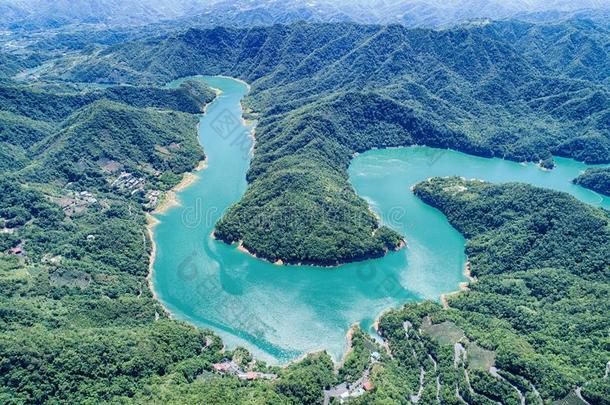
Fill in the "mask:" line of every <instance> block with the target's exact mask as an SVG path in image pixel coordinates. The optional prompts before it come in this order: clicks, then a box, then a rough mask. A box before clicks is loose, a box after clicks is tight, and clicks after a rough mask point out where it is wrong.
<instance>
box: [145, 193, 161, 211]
mask: <svg viewBox="0 0 610 405" xmlns="http://www.w3.org/2000/svg"><path fill="white" fill-rule="evenodd" d="M159 198H161V191H159V190H151V191H149V192H148V193H146V199H147V200H148V202H147V203H146V204H144V208H149V209H153V208H155V207H156V206H157V205H158V204H159Z"/></svg>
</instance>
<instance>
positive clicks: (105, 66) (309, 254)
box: [56, 20, 610, 264]
mask: <svg viewBox="0 0 610 405" xmlns="http://www.w3.org/2000/svg"><path fill="white" fill-rule="evenodd" d="M609 38H610V36H609V35H608V30H607V28H605V27H603V26H601V25H597V24H595V23H591V22H586V21H584V22H583V21H580V20H574V21H570V22H566V23H562V24H555V25H536V24H530V23H523V22H497V23H496V22H494V23H486V24H479V25H470V26H462V27H457V28H452V29H447V30H440V31H434V30H424V29H415V30H409V29H406V28H404V27H402V26H399V25H390V26H374V25H369V26H361V25H355V24H306V23H300V24H294V25H289V26H280V25H276V26H273V27H261V28H253V29H248V30H238V29H229V28H214V29H210V30H197V29H190V30H188V31H186V32H184V33H181V34H177V35H174V36H170V37H167V38H160V39H158V40H154V39H150V40H147V41H145V42H135V43H133V44H125V45H120V46H116V47H111V48H108V49H107V50H105V51H104V52H102V54H101V56H96V57H95V61H94V62H93V63H87V62H86V61H85V62H83V63H82V64H81V65H79V66H77V67H76V68H74V69H72V70H68V71H65V72H63V73H62V72H60V71H56V74H58V75H59V77H62V78H64V79H70V80H78V81H110V82H112V81H119V82H120V81H129V82H134V83H162V82H165V81H167V80H171V79H173V78H176V77H181V76H188V75H194V74H201V73H206V74H225V75H233V76H238V77H240V78H243V79H245V80H247V81H249V82H250V83H252V89H253V90H252V93H251V95H250V96H249V97H248V99H247V104H248V106H249V107H250V108H251V109H253V110H254V111H255V112H256V113H257V118H258V121H259V122H258V126H257V146H256V151H255V154H254V158H253V161H252V167H251V169H250V171H249V174H248V180H249V181H250V183H251V184H250V188H249V191H248V193H247V198H245V199H244V200H242V201H241V202H240V203H238V204H237V205H236V206H235V207H233V208H232V209H231V210H230V211H229V212H228V214H227V215H226V216H225V217H224V218H223V220H222V221H221V222H220V223H219V224H218V227H217V232H216V234H217V236H219V237H220V238H221V239H223V240H226V241H229V242H232V241H237V240H243V243H244V245H245V246H246V247H247V248H248V249H249V250H251V251H252V252H254V253H256V254H257V255H259V256H261V257H265V258H268V259H270V260H276V259H281V260H283V261H287V262H307V263H316V262H319V263H320V264H328V263H336V262H345V261H352V260H358V259H360V258H366V257H369V256H370V255H373V256H376V255H377V253H375V252H378V251H379V248H378V247H376V246H375V242H374V241H371V242H365V244H364V247H362V246H360V245H357V244H355V243H354V242H355V241H367V240H370V238H371V236H370V235H371V232H370V231H371V226H370V224H368V223H367V221H368V219H367V220H364V221H365V222H364V223H361V221H362V219H363V218H367V213H366V212H365V210H364V207H365V206H364V204H363V203H362V202H359V203H358V206H360V207H361V208H359V209H358V210H359V212H360V213H359V215H355V216H354V215H352V214H350V210H353V208H349V207H350V206H352V205H349V204H348V205H345V202H346V201H356V200H358V197H356V196H355V194H354V193H353V191H352V190H351V188H350V186H349V184H348V183H347V180H346V176H345V170H346V168H347V165H348V163H349V159H350V156H351V155H352V154H353V153H355V152H363V151H365V150H368V149H370V148H373V147H388V146H408V145H413V144H421V145H427V146H435V147H442V148H452V149H456V150H460V151H463V152H466V153H470V154H475V155H480V156H485V157H502V158H507V159H511V160H517V161H535V162H538V161H543V160H547V161H548V160H549V159H550V157H551V155H559V156H566V157H573V158H575V159H578V160H583V161H585V162H588V163H598V162H608V161H610V132H609V128H610V125H609V124H610V110H609V108H608V106H609V105H610V104H609V100H610V90H609V88H608V82H607V80H608V71H607V70H606V69H601V68H600V66H603V65H604V64H606V65H607V64H608V63H610V58H609V55H608V47H607V44H608V41H609ZM550 41H554V43H555V44H557V46H556V47H555V48H554V50H553V51H549V50H548V49H549V46H548V45H549V43H550ZM99 59H101V64H100V63H99V62H100V60H99ZM590 60H593V61H595V63H594V64H593V65H591V68H588V67H587V68H586V69H585V68H584V66H589V63H588V61H590ZM580 66H582V67H583V68H580ZM100 67H101V68H100ZM295 165H298V166H301V167H303V169H302V173H303V174H302V175H303V176H312V175H311V174H307V170H308V169H307V168H308V167H314V166H315V167H317V168H318V170H317V173H316V177H319V176H320V175H321V174H322V177H323V180H320V181H318V180H314V179H313V178H312V179H311V180H310V181H309V184H310V186H309V187H308V188H307V191H303V190H301V189H299V190H296V189H294V188H292V187H291V186H288V187H285V188H284V189H283V190H280V189H278V188H277V187H273V186H272V184H273V181H272V180H271V176H278V170H289V169H288V168H293V167H294V166H295ZM336 171H338V172H339V173H341V175H339V176H336V174H335V172H336ZM286 175H288V174H287V173H286ZM263 179H264V180H263ZM333 179H334V180H333ZM326 183H328V184H330V185H331V187H330V188H328V187H327V186H326V185H325V184H326ZM283 184H285V182H284V183H283ZM295 187H296V185H295ZM272 190H274V192H275V194H274V195H276V196H277V197H274V198H273V199H269V198H267V197H265V195H268V194H270V193H271V191H272ZM324 190H334V191H331V192H332V193H334V194H329V195H325V193H328V191H324ZM345 190H347V192H346V193H344V194H340V193H341V192H343V191H345ZM294 193H296V194H298V195H299V196H300V197H299V198H294V197H293V195H294ZM325 198H330V199H331V200H332V201H333V203H337V204H338V206H337V208H336V209H337V210H339V215H338V217H340V218H351V219H349V220H348V221H349V222H350V225H349V226H347V228H348V229H349V228H351V229H352V231H351V232H350V231H347V230H339V229H344V228H343V227H341V226H339V225H338V222H336V221H335V222H333V220H332V217H333V216H334V211H335V209H334V208H333V209H331V208H330V206H331V205H332V204H326V203H324V202H323V201H325ZM279 202H281V204H280V203H279ZM261 203H262V205H260V204H261ZM254 212H257V213H258V215H253V213H254ZM297 212H299V213H311V217H313V218H316V219H319V218H320V219H321V220H316V221H305V220H303V218H301V217H300V216H299V215H301V214H296V213H297ZM272 213H273V214H272ZM267 215H270V216H272V217H269V218H264V219H261V218H260V217H261V216H263V217H264V216H267ZM295 215H296V216H295ZM308 215H309V214H308ZM255 218H256V219H255ZM272 218H283V219H284V222H288V223H291V224H294V225H293V226H292V227H291V228H290V229H280V228H278V227H275V226H273V227H272V228H271V229H270V232H260V231H259V230H258V227H259V224H260V223H261V222H262V223H265V224H266V223H275V221H273V220H272ZM363 224H364V225H363ZM374 226H376V225H374ZM373 229H374V228H373ZM298 235H301V236H298ZM392 238H398V236H393V237H392ZM284 240H285V241H286V242H284ZM333 240H334V241H340V240H341V241H348V244H349V243H351V247H349V248H348V249H347V250H345V249H343V248H342V246H343V245H344V243H336V244H333V245H332V247H327V246H326V243H327V241H333ZM296 246H299V251H298V252H295V251H293V250H294V249H296ZM325 250H328V251H335V252H337V254H336V255H335V256H329V255H328V253H323V252H324V251H325Z"/></svg>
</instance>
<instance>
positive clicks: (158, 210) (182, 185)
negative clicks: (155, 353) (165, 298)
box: [146, 88, 222, 319]
mask: <svg viewBox="0 0 610 405" xmlns="http://www.w3.org/2000/svg"><path fill="white" fill-rule="evenodd" d="M212 91H214V93H216V97H215V98H214V100H212V101H211V102H209V103H207V104H206V105H205V106H204V107H203V111H202V113H201V114H199V115H201V116H202V115H205V114H206V113H207V111H208V107H209V106H210V105H211V104H212V103H214V102H215V101H216V100H217V99H218V97H219V96H220V95H221V94H222V90H220V89H216V88H212ZM200 123H201V117H200V118H199V121H198V122H197V125H196V126H195V137H196V138H197V142H198V143H199V144H200V145H201V140H200V137H199V129H200ZM201 147H202V148H203V145H201ZM204 154H205V151H204ZM207 166H208V157H207V156H204V159H203V160H200V161H199V162H198V163H197V165H196V166H195V167H194V168H193V170H191V171H189V172H186V173H184V175H183V176H182V180H180V182H179V183H178V184H176V185H175V186H174V187H172V188H171V189H170V190H169V191H167V192H166V193H165V194H164V195H163V197H162V199H161V202H160V203H159V204H158V205H157V207H155V209H154V210H153V211H152V212H150V213H148V212H147V213H146V233H147V235H148V238H149V240H150V244H151V249H150V254H149V257H148V274H147V275H146V283H147V284H148V289H149V290H150V293H151V295H152V298H153V299H154V300H155V301H157V302H158V303H159V305H160V306H161V308H163V311H164V312H165V315H166V316H167V317H168V318H170V319H174V317H175V316H174V314H173V313H172V312H171V311H170V310H169V309H167V307H166V306H165V305H164V304H163V302H162V301H161V300H160V299H159V296H158V294H157V291H156V290H155V283H154V280H153V272H154V266H155V260H156V258H157V243H156V242H155V235H154V232H155V231H154V230H155V227H156V226H157V225H159V224H160V223H161V221H160V220H159V219H158V218H156V217H155V215H162V214H164V213H165V212H167V211H168V210H169V209H171V208H175V207H179V206H180V200H179V199H178V195H177V194H178V193H179V192H180V191H183V190H185V189H187V188H188V187H190V186H192V185H193V184H194V183H195V182H196V181H197V179H198V176H197V173H198V172H200V171H202V170H205V169H206V168H207Z"/></svg>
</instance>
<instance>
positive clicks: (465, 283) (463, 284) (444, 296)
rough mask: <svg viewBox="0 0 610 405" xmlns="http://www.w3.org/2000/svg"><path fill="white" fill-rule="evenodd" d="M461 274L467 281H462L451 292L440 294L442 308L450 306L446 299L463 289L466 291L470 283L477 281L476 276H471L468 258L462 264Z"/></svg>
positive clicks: (461, 291)
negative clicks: (457, 287) (462, 270)
mask: <svg viewBox="0 0 610 405" xmlns="http://www.w3.org/2000/svg"><path fill="white" fill-rule="evenodd" d="M463 274H464V276H465V277H466V278H467V279H468V281H462V282H461V283H460V284H459V289H458V290H456V291H452V292H448V293H444V294H441V296H440V302H441V305H442V306H443V309H449V308H450V306H449V300H448V299H449V297H451V296H454V295H458V294H461V293H463V292H464V291H468V289H469V286H470V284H472V283H475V282H476V281H477V279H476V277H473V276H472V271H471V269H470V260H468V259H466V263H465V264H464V272H463Z"/></svg>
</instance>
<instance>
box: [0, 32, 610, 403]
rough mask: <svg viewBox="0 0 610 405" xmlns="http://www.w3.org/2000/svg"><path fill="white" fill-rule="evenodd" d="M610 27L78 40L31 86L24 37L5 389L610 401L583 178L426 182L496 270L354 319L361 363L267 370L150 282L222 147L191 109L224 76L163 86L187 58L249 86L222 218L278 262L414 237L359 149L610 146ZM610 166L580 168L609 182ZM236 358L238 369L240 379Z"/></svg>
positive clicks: (7, 178)
mask: <svg viewBox="0 0 610 405" xmlns="http://www.w3.org/2000/svg"><path fill="white" fill-rule="evenodd" d="M609 38H610V34H609V31H608V27H607V26H604V25H601V24H596V23H592V22H590V21H584V20H573V21H568V22H564V23H561V24H544V25H538V24H529V23H523V22H514V21H509V22H494V23H487V22H478V23H472V24H469V25H465V26H461V27H455V28H451V29H444V30H425V29H415V30H409V29H406V28H404V27H403V26H398V25H390V26H368V25H356V24H306V23H298V24H293V25H289V26H282V25H275V26H272V27H265V28H263V27H259V28H253V29H248V30H239V29H228V28H215V29H210V30H196V29H190V30H187V31H185V32H181V33H178V34H173V35H169V36H163V37H159V38H149V39H146V40H143V41H137V42H131V43H126V44H120V45H111V46H106V45H108V44H114V43H115V41H113V40H112V38H109V39H108V41H105V44H98V45H99V46H98V45H96V46H95V47H88V46H81V45H79V44H80V42H78V41H83V43H86V42H87V41H86V39H84V38H83V37H82V36H79V37H78V38H77V40H78V41H76V42H75V43H74V44H73V45H74V46H73V48H74V49H73V50H74V51H75V54H71V55H70V57H69V58H66V59H64V60H59V61H57V60H55V61H53V63H51V64H50V65H49V67H48V68H47V69H45V70H44V75H45V80H48V79H61V81H41V82H34V83H25V82H16V81H13V80H11V79H9V78H12V77H13V76H14V75H15V73H17V72H22V71H23V70H24V69H29V68H33V67H35V66H36V65H38V64H39V63H42V61H43V60H42V59H38V58H30V57H22V56H15V55H12V54H11V55H10V56H6V58H4V59H3V60H5V61H6V64H4V65H3V68H2V69H0V75H1V76H2V77H1V79H2V83H1V84H0V330H1V331H2V332H0V403H57V402H67V403H100V402H137V403H155V402H168V403H184V402H203V403H213V404H214V403H218V404H225V403H239V404H241V403H244V404H248V403H251V404H261V403H273V404H320V403H323V401H324V397H325V390H328V391H326V395H329V394H328V392H333V390H332V389H331V387H333V386H335V385H336V384H340V383H341V382H343V381H349V382H356V381H357V380H361V381H360V382H361V383H362V381H363V380H364V377H365V376H366V378H367V379H370V381H369V382H371V383H372V385H371V386H368V387H369V389H368V390H367V392H366V393H364V391H363V392H362V393H363V395H362V396H360V397H359V398H354V399H353V401H352V403H356V404H358V403H362V404H368V403H380V404H394V403H413V402H418V403H435V402H440V403H463V402H462V401H466V402H468V403H477V404H479V403H481V404H493V403H496V402H501V403H506V404H519V403H522V401H523V400H524V401H525V402H526V403H534V404H540V403H549V402H551V401H554V400H559V399H562V398H566V397H567V398H568V399H569V398H574V397H577V396H578V395H582V397H583V398H585V399H586V400H587V401H589V402H590V403H592V404H607V403H609V400H608V398H610V380H609V378H608V370H610V365H608V364H609V360H610V340H609V337H608V330H610V318H609V317H608V313H610V302H609V301H608V296H610V285H609V283H610V218H609V216H608V213H607V212H606V211H603V210H600V209H596V208H592V207H590V206H587V205H585V204H583V203H580V202H578V201H577V200H575V199H574V198H572V197H569V196H568V195H566V194H562V193H558V192H553V191H548V190H543V189H538V188H534V187H530V186H526V185H522V184H506V185H491V184H486V183H482V182H478V181H466V180H463V179H458V178H446V179H438V178H437V179H431V180H429V181H426V182H423V183H421V184H419V185H418V186H417V187H416V188H415V193H416V194H417V196H419V197H420V198H421V199H422V201H424V202H425V203H427V204H430V205H431V206H433V207H435V208H438V209H439V210H441V211H442V212H443V213H444V214H445V215H446V216H447V218H448V219H449V221H450V222H451V224H452V225H453V226H454V227H455V228H456V229H458V230H459V231H460V232H461V233H462V234H463V235H464V236H465V237H466V238H467V245H466V253H467V254H468V256H469V259H470V270H471V273H472V275H473V276H474V277H475V278H476V280H474V281H473V282H472V283H471V284H470V286H469V289H468V290H467V291H465V292H463V293H461V294H456V295H449V296H446V297H444V299H443V304H444V305H445V306H446V307H447V308H446V309H443V308H442V306H441V305H438V304H436V303H432V302H425V303H420V304H410V305H407V306H405V307H403V308H401V309H399V310H394V311H390V312H389V313H387V314H386V315H384V316H383V317H382V318H381V320H380V322H379V331H380V334H381V335H382V337H383V339H384V342H382V343H383V344H380V343H381V342H375V341H373V340H372V338H371V337H369V336H368V335H367V334H365V333H363V332H362V331H360V330H359V329H357V328H356V329H354V330H353V331H352V332H353V333H352V334H351V344H352V347H351V350H350V351H349V352H348V353H347V354H346V358H345V361H344V362H343V364H342V365H341V366H340V369H339V370H334V369H333V364H332V361H331V359H330V357H329V356H328V355H327V354H325V353H316V354H311V355H309V356H307V357H306V358H304V359H302V360H301V361H298V362H296V363H294V364H291V365H290V366H288V367H286V368H279V367H268V366H267V365H266V364H265V363H264V362H262V361H256V360H255V359H253V358H252V356H251V355H250V354H249V353H248V352H247V351H245V350H243V349H236V350H233V351H226V350H223V344H222V342H221V341H220V339H219V338H218V337H215V336H213V335H212V334H211V333H210V332H209V331H203V330H197V329H196V328H194V327H191V326H188V325H186V324H184V323H181V322H177V321H173V320H170V319H168V316H167V314H166V313H165V312H164V310H163V308H162V307H161V305H160V304H159V303H158V302H157V300H155V299H154V297H153V296H152V293H151V291H150V289H149V286H148V283H147V280H146V276H147V273H148V270H149V263H150V253H151V242H150V238H149V236H148V235H147V233H146V228H145V226H146V220H147V218H146V212H147V211H150V210H151V209H154V207H155V206H156V204H158V202H159V199H158V197H159V195H163V193H164V192H165V191H167V190H169V189H170V188H171V187H172V186H174V185H176V184H177V183H178V182H179V181H180V179H181V178H182V175H183V174H184V173H185V172H187V171H190V170H192V169H193V168H194V167H195V166H196V165H197V163H198V161H200V160H201V159H202V158H204V153H203V152H204V151H203V150H202V148H201V146H200V145H199V144H198V142H197V140H196V132H195V124H196V122H197V117H196V115H195V114H197V113H200V112H201V111H203V108H204V107H205V105H206V104H207V103H209V102H210V101H211V100H212V99H213V98H214V93H213V92H212V90H211V89H209V88H207V87H206V86H203V85H201V83H198V82H193V81H187V82H185V83H184V84H182V85H181V86H179V87H178V88H175V89H170V88H165V87H160V86H161V85H163V84H165V83H167V82H168V81H170V80H172V79H175V78H178V77H182V76H188V75H194V74H226V75H230V76H237V77H240V78H242V79H244V80H246V81H248V82H250V83H251V84H252V91H251V93H250V96H249V97H248V98H247V100H246V103H247V107H249V111H250V113H249V116H248V118H251V119H256V120H257V121H258V124H257V127H256V131H257V132H256V140H257V141H256V148H255V154H254V157H253V161H252V165H251V168H250V171H249V173H248V181H249V188H248V190H247V192H246V194H245V196H244V198H243V199H242V201H241V202H239V203H238V204H237V205H235V206H234V207H232V208H231V209H230V210H229V211H228V212H227V213H226V215H225V216H224V217H223V219H222V220H221V221H220V222H219V223H218V224H217V229H216V236H217V237H218V238H221V239H223V240H225V241H227V242H236V241H241V242H242V243H243V245H244V246H245V247H246V248H247V249H249V250H250V251H252V252H253V253H256V254H257V255H259V256H260V257H262V258H266V259H269V260H277V259H282V260H284V261H286V262H291V263H301V262H303V263H313V264H323V265H333V264H337V263H341V262H345V261H354V260H362V259H366V258H370V257H376V256H380V255H382V254H384V253H385V252H386V251H388V250H390V249H395V248H398V247H400V246H401V242H402V240H401V236H400V235H398V234H397V233H396V232H394V231H392V230H391V229H389V228H387V227H383V226H380V224H379V220H378V219H377V218H376V217H375V216H374V215H373V214H372V213H371V212H370V210H369V207H368V204H367V203H366V202H365V201H364V200H363V199H361V198H360V197H358V196H357V195H356V194H355V192H354V190H353V188H352V187H351V185H350V184H349V182H348V177H347V172H346V170H347V168H348V166H349V163H350V159H351V157H352V156H353V155H354V153H358V152H363V151H366V150H369V149H371V148H375V147H391V146H405V145H414V144H424V145H429V146H435V147H442V148H453V149H457V150H460V151H464V152H467V153H471V154H476V155H481V156H488V157H492V156H495V157H503V158H507V159H512V160H516V161H524V160H527V161H536V162H537V161H541V160H545V161H546V162H549V160H550V159H552V155H561V156H568V157H573V158H575V159H579V160H582V161H586V162H608V161H610V132H609V131H610V122H609V121H610V103H609V101H608V100H609V97H610V90H609V86H610V82H609V80H610V71H608V69H607V68H606V67H607V66H608V65H609V64H610V60H609V59H610V58H609V55H608V53H609V52H610V51H609V49H610V48H609V46H608V44H609V42H610V39H609ZM60 42H61V41H60ZM116 42H123V41H122V40H121V41H116ZM91 82H98V83H104V84H105V85H104V86H94V85H92V83H91ZM108 84H109V85H110V86H106V85H108ZM606 174H607V173H606V171H605V170H604V169H600V170H591V171H588V172H587V173H585V174H583V176H581V177H579V178H578V180H576V181H577V182H578V183H579V184H582V185H584V186H586V187H590V188H592V189H596V190H597V191H600V192H604V191H603V190H604V184H605V183H604V180H605V179H606V177H605V176H606ZM219 364H221V365H223V364H224V365H229V366H230V367H236V368H237V370H239V372H240V373H241V377H239V376H238V373H235V374H233V373H225V374H224V375H220V374H222V373H220V372H219V369H218V365H219ZM215 365H216V367H215ZM335 371H336V372H335ZM249 373H264V374H265V375H266V376H267V377H265V378H260V379H258V378H254V379H252V378H250V376H251V374H249ZM256 375H258V374H256ZM267 378H268V379H267ZM577 389H578V390H577ZM333 401H336V400H333ZM494 401H496V402H494ZM331 403H332V402H331Z"/></svg>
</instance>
